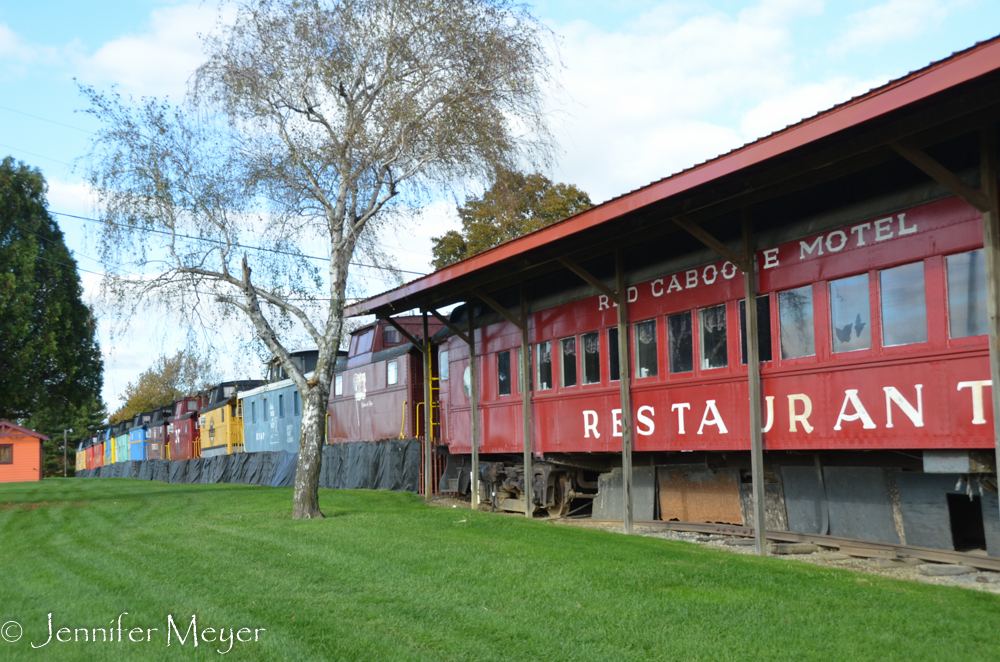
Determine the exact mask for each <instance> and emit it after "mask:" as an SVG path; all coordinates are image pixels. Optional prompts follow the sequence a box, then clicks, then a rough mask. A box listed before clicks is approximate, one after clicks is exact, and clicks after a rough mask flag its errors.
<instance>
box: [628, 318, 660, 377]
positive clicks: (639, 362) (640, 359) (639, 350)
mask: <svg viewBox="0 0 1000 662" xmlns="http://www.w3.org/2000/svg"><path fill="white" fill-rule="evenodd" d="M634 329H635V376H636V378H637V379H642V378H643V377H656V375H657V374H658V372H657V362H658V360H659V357H658V356H657V353H656V320H646V321H645V322H638V323H637V324H636V325H635V326H634Z"/></svg>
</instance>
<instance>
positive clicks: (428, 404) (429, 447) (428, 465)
mask: <svg viewBox="0 0 1000 662" xmlns="http://www.w3.org/2000/svg"><path fill="white" fill-rule="evenodd" d="M423 318H424V350H423V351H424V500H425V501H428V502H429V501H430V500H431V493H432V492H433V489H434V421H433V416H432V414H431V412H432V410H433V409H434V391H432V390H431V386H432V382H431V365H432V363H431V341H430V338H428V333H427V311H426V310H425V311H423Z"/></svg>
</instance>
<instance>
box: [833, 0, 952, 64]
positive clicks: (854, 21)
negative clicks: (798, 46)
mask: <svg viewBox="0 0 1000 662" xmlns="http://www.w3.org/2000/svg"><path fill="white" fill-rule="evenodd" d="M957 4H959V3H957V2H946V1H943V0H888V2H884V3H882V4H880V5H875V6H874V7H869V8H868V9H864V10H862V11H859V12H856V13H854V14H851V15H850V16H848V17H847V22H848V24H849V27H848V29H847V30H846V31H845V32H844V33H843V34H842V35H840V37H838V38H837V39H836V40H835V41H834V42H833V44H831V45H830V53H832V54H834V55H846V54H849V53H851V52H873V51H877V50H879V49H880V48H882V47H883V46H885V45H886V44H888V43H891V42H894V41H900V40H903V39H911V38H913V37H916V36H919V35H921V34H923V33H924V32H927V31H928V30H930V29H932V28H933V27H934V26H936V25H938V24H939V23H940V22H941V21H943V20H944V19H945V18H946V17H947V16H948V14H949V13H950V12H951V10H952V9H954V8H955V6H956V5H957Z"/></svg>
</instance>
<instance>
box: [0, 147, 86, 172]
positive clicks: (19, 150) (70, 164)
mask: <svg viewBox="0 0 1000 662" xmlns="http://www.w3.org/2000/svg"><path fill="white" fill-rule="evenodd" d="M0 147H6V148H7V149H12V150H14V151H15V152H22V153H24V154H29V155H31V156H34V157H35V158H39V159H45V160H46V161H52V162H53V163H61V164H63V165H64V166H69V167H70V168H72V167H73V164H72V163H66V162H65V161H60V160H59V159H52V158H49V157H47V156H42V155H41V154H35V153H34V152H29V151H28V150H26V149H21V148H20V147H14V146H13V145H4V144H3V143H0Z"/></svg>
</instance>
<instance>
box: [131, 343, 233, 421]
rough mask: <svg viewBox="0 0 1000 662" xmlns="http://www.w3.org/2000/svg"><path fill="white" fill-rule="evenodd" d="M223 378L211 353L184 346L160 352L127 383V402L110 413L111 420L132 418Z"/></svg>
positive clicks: (200, 389) (193, 392) (196, 391)
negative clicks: (171, 352) (206, 354)
mask: <svg viewBox="0 0 1000 662" xmlns="http://www.w3.org/2000/svg"><path fill="white" fill-rule="evenodd" d="M220 381H222V379H221V377H220V376H219V373H218V371H217V370H216V369H215V366H214V365H213V364H212V362H211V360H210V359H209V358H208V357H202V356H200V355H199V354H198V353H197V352H196V351H194V350H190V349H187V350H185V349H182V350H180V351H178V352H177V353H176V354H174V355H173V356H169V357H168V356H161V357H160V358H158V359H156V362H155V363H153V365H152V366H150V367H149V368H147V369H146V370H144V371H143V372H142V374H140V375H139V377H138V378H137V379H136V381H135V383H132V382H129V383H128V385H126V386H125V393H124V394H123V395H124V396H125V397H124V398H123V399H124V401H125V403H124V404H123V405H122V406H121V407H119V408H118V410H117V411H116V412H115V413H114V414H112V415H111V424H112V425H114V424H115V423H119V422H121V421H124V420H127V419H130V418H133V417H134V416H135V415H136V414H141V413H142V412H144V411H152V410H153V409H156V408H157V407H165V406H167V405H169V404H172V403H174V402H175V401H177V400H180V399H181V398H186V397H188V396H191V395H195V394H197V393H198V392H199V391H203V390H205V389H206V388H208V387H209V386H212V385H213V384H216V383H218V382H220Z"/></svg>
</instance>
